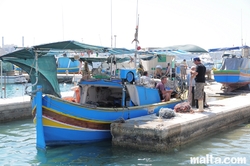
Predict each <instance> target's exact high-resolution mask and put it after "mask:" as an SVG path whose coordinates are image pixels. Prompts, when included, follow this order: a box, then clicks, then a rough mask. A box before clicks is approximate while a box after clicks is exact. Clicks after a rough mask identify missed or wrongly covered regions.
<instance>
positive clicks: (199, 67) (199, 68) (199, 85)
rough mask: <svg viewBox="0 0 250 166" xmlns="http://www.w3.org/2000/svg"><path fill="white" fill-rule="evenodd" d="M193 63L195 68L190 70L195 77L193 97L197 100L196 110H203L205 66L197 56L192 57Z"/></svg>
mask: <svg viewBox="0 0 250 166" xmlns="http://www.w3.org/2000/svg"><path fill="white" fill-rule="evenodd" d="M193 62H194V64H196V70H195V71H191V74H194V75H195V76H196V77H195V82H196V83H195V90H194V91H195V92H194V98H195V99H197V100H198V107H199V109H198V112H203V111H204V105H203V104H204V103H203V98H204V86H205V81H206V78H205V74H206V67H205V66H204V65H203V64H202V63H201V60H200V58H199V57H196V58H194V60H193Z"/></svg>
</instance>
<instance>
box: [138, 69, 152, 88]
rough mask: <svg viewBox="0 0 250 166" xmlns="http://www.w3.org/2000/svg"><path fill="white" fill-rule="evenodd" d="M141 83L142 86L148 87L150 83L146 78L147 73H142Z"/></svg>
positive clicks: (147, 77)
mask: <svg viewBox="0 0 250 166" xmlns="http://www.w3.org/2000/svg"><path fill="white" fill-rule="evenodd" d="M140 79H141V83H142V84H143V85H148V84H149V83H150V82H151V81H150V80H151V79H150V77H149V76H148V72H147V71H144V72H143V75H142V76H141V78H140Z"/></svg>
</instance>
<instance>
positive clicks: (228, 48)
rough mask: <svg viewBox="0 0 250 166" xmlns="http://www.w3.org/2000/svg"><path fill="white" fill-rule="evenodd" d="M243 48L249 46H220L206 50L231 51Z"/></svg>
mask: <svg viewBox="0 0 250 166" xmlns="http://www.w3.org/2000/svg"><path fill="white" fill-rule="evenodd" d="M242 48H243V49H244V48H250V47H249V46H247V45H245V46H236V47H222V48H211V49H208V52H217V51H231V50H240V49H242Z"/></svg>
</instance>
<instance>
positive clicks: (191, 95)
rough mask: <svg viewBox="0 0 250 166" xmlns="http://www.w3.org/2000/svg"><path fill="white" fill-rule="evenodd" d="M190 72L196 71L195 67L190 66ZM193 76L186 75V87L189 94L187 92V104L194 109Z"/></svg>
mask: <svg viewBox="0 0 250 166" xmlns="http://www.w3.org/2000/svg"><path fill="white" fill-rule="evenodd" d="M190 70H191V71H195V70H196V66H192V67H191V69H190ZM194 78H195V74H193V73H191V72H190V73H188V74H187V85H188V87H189V92H188V95H189V96H188V101H189V104H190V105H191V106H192V107H195V100H194V87H195V80H194Z"/></svg>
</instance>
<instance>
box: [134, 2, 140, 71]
mask: <svg viewBox="0 0 250 166" xmlns="http://www.w3.org/2000/svg"><path fill="white" fill-rule="evenodd" d="M135 18H136V32H135V39H134V40H135V59H134V63H135V68H136V61H137V47H138V30H139V14H138V0H137V5H136V17H135Z"/></svg>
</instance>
